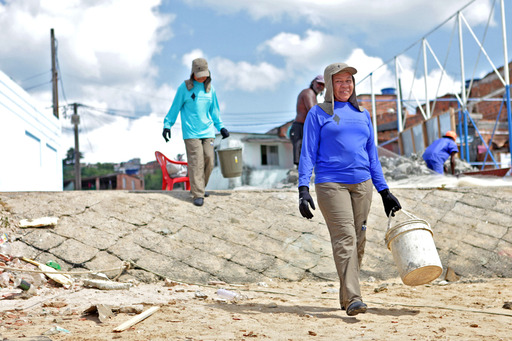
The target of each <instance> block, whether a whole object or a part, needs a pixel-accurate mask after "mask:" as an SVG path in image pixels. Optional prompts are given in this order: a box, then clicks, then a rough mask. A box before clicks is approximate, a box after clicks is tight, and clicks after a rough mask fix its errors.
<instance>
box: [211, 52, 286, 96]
mask: <svg viewBox="0 0 512 341" xmlns="http://www.w3.org/2000/svg"><path fill="white" fill-rule="evenodd" d="M210 65H211V69H212V75H214V77H215V78H216V79H219V81H221V82H222V83H223V86H224V87H225V88H226V89H228V90H242V91H249V92H251V91H257V90H261V89H265V90H273V89H275V88H276V87H277V86H278V85H279V83H280V82H281V81H283V80H284V79H285V78H284V77H285V72H284V71H283V70H281V69H279V68H277V67H275V66H273V65H271V64H269V63H266V62H262V63H259V64H255V65H253V64H250V63H247V62H243V61H242V62H233V61H231V60H228V59H225V58H222V57H216V58H214V59H213V60H212V62H211V63H210Z"/></svg>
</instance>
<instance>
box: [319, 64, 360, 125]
mask: <svg viewBox="0 0 512 341" xmlns="http://www.w3.org/2000/svg"><path fill="white" fill-rule="evenodd" d="M340 72H348V73H350V74H351V75H352V81H353V82H354V84H355V79H354V75H355V74H356V73H357V69H356V68H354V67H352V66H349V65H348V64H347V63H333V64H330V65H329V66H327V67H326V68H325V70H324V80H325V95H324V100H325V102H324V103H320V104H319V106H320V108H322V110H323V111H325V112H326V113H327V114H329V115H331V116H332V115H333V113H334V93H333V86H332V76H333V75H335V74H337V73H340ZM348 102H350V104H352V105H353V106H354V108H356V109H357V110H359V111H362V110H361V108H359V103H357V95H356V89H355V86H354V91H353V92H352V95H350V98H349V99H348Z"/></svg>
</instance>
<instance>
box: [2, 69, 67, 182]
mask: <svg viewBox="0 0 512 341" xmlns="http://www.w3.org/2000/svg"><path fill="white" fill-rule="evenodd" d="M61 138H62V129H61V121H60V120H59V118H58V117H55V116H54V115H53V114H52V113H51V112H46V113H43V111H42V110H40V109H39V108H38V107H37V104H36V103H35V101H34V100H33V99H32V98H31V97H30V95H29V94H28V93H27V92H26V91H25V90H23V89H22V88H21V87H20V86H19V85H18V84H16V83H15V82H14V81H13V80H12V79H10V78H9V77H8V76H7V75H6V74H4V73H3V72H1V71H0V146H1V147H0V162H1V165H2V167H0V191H62V155H63V152H62V145H61V140H62V139H61Z"/></svg>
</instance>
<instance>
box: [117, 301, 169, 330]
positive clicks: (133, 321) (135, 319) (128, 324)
mask: <svg viewBox="0 0 512 341" xmlns="http://www.w3.org/2000/svg"><path fill="white" fill-rule="evenodd" d="M158 309H160V307H159V306H155V307H151V308H149V309H148V310H146V311H144V312H142V313H140V314H139V315H136V316H134V317H132V318H131V319H129V320H128V321H126V322H124V323H121V324H120V325H119V326H117V327H116V328H114V331H115V332H122V331H124V330H126V329H128V328H130V327H131V326H133V325H134V324H137V323H139V322H140V321H142V320H144V319H145V318H147V317H149V316H151V315H153V313H154V312H155V311H157V310H158Z"/></svg>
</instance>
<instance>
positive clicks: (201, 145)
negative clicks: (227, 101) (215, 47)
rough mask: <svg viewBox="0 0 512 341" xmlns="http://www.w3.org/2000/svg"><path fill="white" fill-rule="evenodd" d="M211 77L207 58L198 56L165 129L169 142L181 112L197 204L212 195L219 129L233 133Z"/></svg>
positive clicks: (192, 192)
mask: <svg viewBox="0 0 512 341" xmlns="http://www.w3.org/2000/svg"><path fill="white" fill-rule="evenodd" d="M211 81H212V78H211V73H210V70H209V69H208V62H207V61H206V59H204V58H197V59H194V60H193V61H192V72H191V73H190V78H189V79H187V80H186V81H184V82H183V83H182V84H181V85H180V86H179V87H178V91H177V92H176V95H175V96H174V100H173V102H172V105H171V108H170V109H169V112H168V113H167V115H166V116H165V119H164V131H163V133H162V135H163V137H164V139H165V142H168V141H169V139H170V138H171V127H172V126H173V125H174V124H175V123H176V119H177V118H178V114H179V113H180V112H181V129H182V132H183V139H184V140H185V149H186V152H187V162H188V174H189V178H190V192H191V194H192V197H193V200H194V205H196V206H203V203H204V198H205V197H206V196H208V194H207V193H206V192H205V188H206V185H207V184H208V180H209V178H210V174H211V173H212V170H213V166H214V160H215V153H214V150H213V142H214V140H215V129H217V130H218V131H220V133H221V135H222V138H223V139H225V138H227V137H229V132H228V130H227V129H226V128H225V127H224V124H223V123H222V120H221V118H220V113H219V103H218V101H217V94H216V92H215V89H214V87H213V86H212V84H211Z"/></svg>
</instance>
